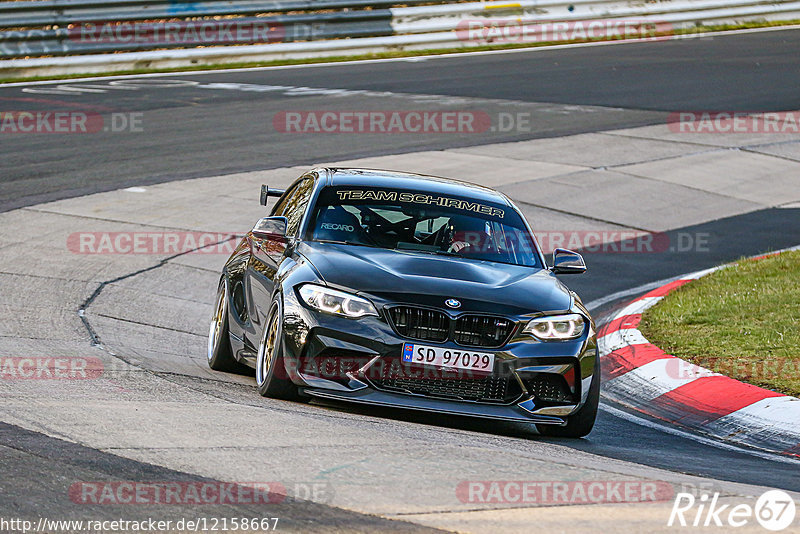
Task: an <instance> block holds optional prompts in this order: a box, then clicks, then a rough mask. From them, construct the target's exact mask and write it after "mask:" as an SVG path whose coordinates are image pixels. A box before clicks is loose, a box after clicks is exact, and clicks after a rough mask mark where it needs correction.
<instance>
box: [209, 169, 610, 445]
mask: <svg viewBox="0 0 800 534" xmlns="http://www.w3.org/2000/svg"><path fill="white" fill-rule="evenodd" d="M269 197H278V200H277V203H276V204H275V206H274V207H273V208H272V212H271V215H270V216H269V217H265V218H263V219H261V220H259V221H258V222H257V223H256V224H255V226H254V227H253V229H252V230H251V231H250V232H248V233H247V235H246V236H245V237H244V238H243V239H242V240H241V242H240V243H239V244H238V246H237V247H236V249H235V251H234V253H233V254H232V255H231V257H230V259H228V261H227V263H226V264H225V267H224V269H223V272H222V277H221V279H220V282H219V289H218V293H217V299H216V305H215V308H214V310H215V312H214V317H213V320H212V322H211V328H210V332H209V340H208V363H209V365H210V366H211V368H212V369H215V370H219V371H236V370H242V369H245V368H246V367H250V368H253V367H254V368H255V371H256V383H257V385H258V391H259V393H261V395H264V396H268V397H276V398H282V399H301V398H305V399H308V398H318V399H329V400H339V401H347V402H356V403H364V404H373V405H381V406H392V407H398V408H405V409H412V410H424V411H429V412H437V413H445V414H459V415H467V416H475V417H483V418H490V419H498V420H507V421H521V422H529V423H534V424H536V427H537V429H538V430H539V432H540V433H542V434H546V435H555V436H569V437H579V436H584V435H586V434H588V433H589V432H590V431H591V429H592V426H593V425H594V421H595V417H596V415H597V405H598V400H599V393H600V372H599V360H598V357H597V341H596V335H595V330H594V324H593V322H592V318H591V317H590V316H589V313H588V311H587V310H586V308H585V307H584V306H583V304H582V303H581V300H580V299H579V298H578V296H577V295H576V294H575V293H573V292H571V291H570V290H569V289H568V288H567V287H566V286H565V285H564V284H562V283H561V282H560V281H559V280H558V278H556V275H561V274H573V273H582V272H584V271H585V270H586V267H585V264H584V262H583V258H581V256H580V255H579V254H576V253H574V252H570V251H568V250H563V249H557V250H556V251H555V252H554V253H553V265H552V266H548V265H547V263H546V262H545V258H544V256H543V254H542V252H541V250H540V249H539V246H538V244H537V242H536V240H535V237H534V235H533V232H532V231H531V229H530V227H529V226H528V224H527V222H526V221H525V219H524V217H523V216H522V214H521V213H520V212H519V210H518V209H517V208H516V207H515V206H514V204H513V203H512V202H511V201H510V200H509V199H508V198H507V197H506V196H505V195H503V194H501V193H498V192H496V191H494V190H491V189H487V188H485V187H480V186H477V185H472V184H468V183H464V182H459V181H455V180H448V179H444V178H436V177H432V176H422V175H415V174H406V173H398V172H390V171H377V170H363V169H314V170H312V171H310V172H308V173H306V174H304V175H303V176H301V177H300V178H299V179H298V180H297V181H296V182H295V183H294V184H292V186H291V187H289V188H288V189H287V190H286V191H279V190H274V189H270V188H268V187H266V186H263V187H262V191H261V203H262V204H263V205H266V204H267V200H268V198H269Z"/></svg>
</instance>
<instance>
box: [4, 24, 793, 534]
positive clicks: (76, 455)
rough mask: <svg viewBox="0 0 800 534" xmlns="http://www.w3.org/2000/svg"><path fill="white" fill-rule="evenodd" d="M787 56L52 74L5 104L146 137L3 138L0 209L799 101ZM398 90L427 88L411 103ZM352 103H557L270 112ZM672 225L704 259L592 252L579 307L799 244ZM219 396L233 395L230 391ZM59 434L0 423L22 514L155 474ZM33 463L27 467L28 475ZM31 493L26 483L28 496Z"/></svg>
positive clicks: (762, 49)
mask: <svg viewBox="0 0 800 534" xmlns="http://www.w3.org/2000/svg"><path fill="white" fill-rule="evenodd" d="M799 49H800V31H797V30H793V31H775V32H765V33H752V34H743V35H736V36H722V37H714V38H707V39H693V40H678V41H671V42H659V43H646V44H626V45H617V46H597V47H588V48H574V49H560V50H553V51H531V52H522V53H513V54H493V55H473V56H459V57H452V58H447V57H442V58H436V59H427V60H418V61H393V62H383V63H381V62H371V63H364V64H347V65H336V66H326V67H312V68H296V69H274V70H259V71H246V72H230V73H208V74H201V73H196V74H190V75H183V76H159V79H166V78H169V79H172V80H190V81H192V82H197V83H196V84H194V85H181V86H177V87H169V88H165V87H145V86H144V84H142V86H140V87H138V88H136V89H109V90H98V92H72V91H66V92H65V91H63V90H58V89H55V90H53V88H54V87H55V86H56V85H58V84H53V85H35V86H34V85H32V86H27V87H20V86H14V87H5V88H0V107H1V108H2V109H23V108H24V109H30V110H37V109H38V110H57V109H58V110H64V109H66V110H97V111H99V112H104V113H105V112H108V111H109V110H111V111H115V112H142V113H143V119H144V121H146V124H147V134H146V135H141V134H136V133H130V134H119V135H103V134H96V135H85V136H81V135H73V136H48V135H36V136H25V135H19V136H3V138H2V143H1V144H0V176H2V179H1V180H2V182H0V210H2V211H6V210H9V209H13V208H17V207H21V206H26V205H32V204H35V203H39V202H42V201H46V200H54V199H60V198H67V197H72V196H77V195H83V194H88V193H93V192H98V191H105V190H111V189H116V188H119V187H127V186H131V185H143V184H148V183H155V182H163V181H170V180H176V179H183V178H189V177H197V176H212V175H219V174H225V173H233V172H238V171H245V170H254V169H268V168H277V167H285V166H291V165H303V164H311V163H314V162H318V161H326V160H334V159H345V158H351V157H358V156H368V155H379V154H394V153H402V152H410V151H417V150H421V149H426V150H427V149H435V148H449V147H454V146H467V145H476V144H486V143H495V142H500V141H510V140H521V139H531V138H536V137H550V136H557V135H568V134H574V133H581V132H592V131H598V130H605V129H610V128H615V127H619V128H622V127H632V126H641V125H647V124H654V123H657V122H663V120H664V119H665V117H666V115H667V113H668V112H670V111H675V110H702V109H713V110H728V109H731V110H748V111H777V110H787V109H798V108H800V92H798V90H797V88H798V87H800V68H798V67H800V55H798V54H797V50H799ZM106 83H107V82H103V81H95V82H91V83H89V82H64V83H63V84H61V85H69V86H71V87H78V86H81V85H93V86H102V85H104V84H106ZM211 84H240V85H239V88H230V87H228V88H220V86H218V85H217V86H214V87H211V88H207V87H200V85H211ZM241 84H254V85H258V86H267V85H269V86H278V85H279V86H286V87H295V88H297V87H308V88H328V89H347V90H358V91H363V90H367V91H381V92H386V93H387V94H384V95H380V96H376V95H367V96H365V95H359V94H349V95H348V94H344V95H342V96H339V97H331V96H330V95H325V94H316V95H315V94H313V92H312V94H306V95H300V94H297V93H295V94H291V91H289V93H290V94H287V91H278V90H270V91H253V90H242V89H241ZM23 89H33V90H34V91H23ZM48 91H49V92H48ZM409 95H418V96H419V95H438V97H435V98H429V99H427V100H419V99H415V98H414V97H413V96H409ZM451 98H463V99H466V100H450V99H451ZM526 104H529V105H528V106H526ZM357 105H363V106H366V107H367V108H370V106H371V107H372V108H374V109H420V108H424V107H425V106H429V105H434V106H441V105H449V106H451V107H452V109H463V108H464V106H467V107H468V108H469V109H476V108H477V109H485V110H488V111H490V112H500V111H503V110H509V109H510V110H513V111H518V110H525V109H535V110H551V112H552V113H551V118H549V119H544V120H541V121H538V122H536V123H535V124H534V126H533V128H532V129H531V130H530V131H525V132H519V131H514V132H507V133H501V132H486V133H484V134H480V135H476V134H464V135H453V136H451V137H447V136H431V137H426V136H424V135H422V136H420V135H408V136H405V135H397V136H385V135H384V136H381V135H370V134H362V135H359V136H320V137H318V138H315V139H314V140H313V143H309V140H308V137H307V136H292V135H288V134H282V133H279V132H275V131H274V129H273V128H272V125H271V122H270V121H271V117H272V116H273V115H274V114H275V113H277V112H279V111H285V110H292V109H295V110H297V109H332V110H340V111H341V110H352V109H354V108H355V106H357ZM544 115H545V116H546V115H547V113H544ZM779 229H780V230H779ZM681 231H684V232H685V231H692V232H697V231H703V232H707V233H708V234H709V235H710V236H711V247H710V252H709V253H707V254H689V253H687V254H673V255H669V256H664V255H657V256H647V255H631V256H624V255H618V254H617V255H604V254H594V255H591V256H589V262H590V266H591V269H590V272H589V274H587V275H586V276H585V277H581V278H575V279H574V280H570V286H571V287H572V288H574V289H576V290H577V291H578V292H579V293H581V295H582V296H583V298H584V300H585V301H591V300H593V299H598V298H601V297H604V296H606V295H609V294H612V293H615V292H617V291H623V290H626V289H629V288H633V287H637V286H640V285H642V284H646V283H649V282H653V281H656V280H661V279H665V278H669V277H671V276H677V275H679V274H682V273H685V272H689V271H693V270H698V269H702V268H705V267H710V266H713V265H716V264H719V263H722V262H726V261H731V260H733V259H736V258H738V257H740V256H743V255H751V254H757V253H760V252H764V251H768V250H773V249H778V248H782V247H786V246H791V245H796V244H797V243H800V209H782V210H763V211H759V212H753V213H749V214H746V215H741V216H737V217H731V218H728V219H721V220H717V221H713V222H710V223H706V224H703V225H700V226H698V227H691V228H682V229H679V230H675V231H673V232H681ZM605 309H608V306H606V307H605ZM220 387H223V386H220ZM231 387H232V388H233V386H231ZM251 393H252V395H255V392H251ZM230 394H231V395H236V394H238V393H236V392H234V391H233V390H232V391H231V393H230ZM342 409H346V410H349V411H354V412H359V411H362V409H360V408H342ZM363 411H364V412H365V413H370V414H373V415H375V414H376V413H377V414H378V415H380V416H382V417H386V418H387V419H390V420H391V419H394V418H397V419H400V420H403V419H413V420H415V421H418V422H421V423H424V424H430V425H437V426H445V427H450V428H454V429H462V430H471V431H478V432H484V427H483V425H481V424H480V423H476V422H474V421H471V420H462V419H459V418H443V417H438V416H435V415H423V416H420V415H416V414H404V413H396V412H391V411H382V410H378V411H376V410H366V409H364V410H363ZM496 433H497V434H498V436H499V437H500V438H501V439H502V438H504V437H508V438H514V437H521V436H522V434H524V433H522V432H521V431H520V430H519V428H517V427H514V426H513V425H509V426H507V427H505V426H501V427H500V428H499V429H498V430H497V431H496ZM539 439H540V440H541V441H546V440H544V439H542V438H539ZM54 440H55V438H50V437H47V436H45V435H43V434H38V433H36V432H30V431H24V430H22V429H19V428H16V427H13V426H10V425H4V426H2V427H0V453H1V454H0V456H2V461H1V462H0V475H1V476H2V480H3V481H9V482H11V483H10V484H3V486H4V487H3V488H2V489H0V494H4V495H3V499H6V498H8V499H11V500H7V501H6V502H12V501H13V502H16V503H17V505H18V506H19V507H21V508H22V507H25V506H26V504H25V502H23V501H24V500H23V499H19V498H17V499H14V498H13V497H12V495H13V494H16V495H20V494H23V493H20V491H21V489H20V488H24V487H28V490H29V492H30V493H28V495H31V494H33V495H36V497H34V498H31V499H30V502H31V503H34V504H35V503H36V502H47V499H48V498H49V494H48V491H47V490H45V489H42V488H45V487H51V488H53V487H57V486H58V483H59V482H58V481H59V480H62V479H63V478H64V477H66V476H67V475H68V474H69V473H71V472H73V471H74V470H75V469H77V468H79V467H80V468H85V469H89V470H94V472H95V473H107V474H108V475H111V474H113V473H116V474H118V471H119V470H120V469H122V470H123V472H126V473H128V478H129V479H131V480H136V479H137V477H140V478H142V477H143V479H145V480H146V479H147V477H148V476H151V478H152V476H153V475H152V473H151V470H152V469H156V468H154V467H153V466H149V465H147V464H139V463H137V462H133V461H131V460H124V459H121V458H119V457H116V456H113V455H110V454H107V453H103V452H99V451H94V450H92V449H89V448H86V447H79V446H77V445H76V446H75V447H74V450H71V455H70V454H62V455H61V456H62V457H64V458H66V457H70V458H71V460H69V461H59V460H57V459H55V458H54V457H53V451H55V450H58V451H62V452H63V450H64V448H63V447H64V446H65V445H64V443H63V442H59V443H56V442H55V441H54ZM554 441H556V442H558V443H559V444H560V445H562V446H566V447H573V448H575V449H580V450H584V451H589V452H592V453H594V454H597V455H600V456H606V457H609V458H616V459H620V460H625V461H629V462H634V463H639V464H643V465H649V466H654V467H661V468H664V469H668V470H672V471H676V472H681V473H691V474H696V475H700V476H704V477H711V478H717V479H721V480H729V481H735V482H742V483H750V484H769V485H770V486H774V487H778V488H784V489H789V490H793V491H799V490H800V476H798V470H797V468H796V466H795V465H792V466H788V465H787V464H784V463H780V462H777V461H772V460H769V459H764V458H761V457H757V456H753V455H751V454H748V453H747V452H746V451H735V450H727V449H722V448H717V447H713V446H709V445H707V444H703V443H700V442H697V441H694V440H691V439H687V438H685V437H682V436H678V435H673V434H669V433H665V432H663V431H661V430H658V429H655V428H650V427H646V426H641V425H638V424H636V423H633V422H631V421H629V420H628V419H627V418H620V417H617V416H615V415H612V414H611V413H609V412H608V411H601V413H600V415H599V419H598V423H597V426H596V428H595V430H594V432H593V433H592V434H591V436H590V437H589V438H588V439H584V440H576V441H566V440H554ZM77 464H79V465H77ZM34 465H35V468H34V467H32V466H34ZM158 469H160V468H158ZM30 473H35V475H34V476H28V475H29V474H30ZM160 476H162V477H163V476H164V475H160ZM185 476H186V477H190V475H185ZM36 477H39V478H38V481H39V482H36V480H37V479H36ZM123 478H124V477H123ZM189 479H191V478H189ZM51 483H52V485H51ZM34 486H36V487H37V488H39V489H36V490H34V489H33V487H34ZM59 491H60V490H59ZM59 495H63V493H59ZM54 506H58V504H57V503H56V504H54ZM302 506H306V507H308V510H307V511H305V512H302V513H301V512H299V510H300V509H299V508H297V509H296V510H294V511H293V512H292V515H294V516H295V517H297V518H299V519H298V521H299V523H298V524H297V526H298V527H299V526H302V520H303V517H306V516H308V517H309V518H313V517H317V518H319V517H323V523H324V525H326V526H329V527H331V528H336V526H337V525H347V526H348V527H354V525H360V526H361V528H363V529H364V530H369V529H373V528H387V522H386V521H384V520H381V519H378V518H373V517H371V516H358V517H356V516H357V514H352V513H350V512H345V511H341V510H338V509H335V508H329V507H325V506H324V505H315V504H302ZM304 514H305V515H304ZM320 514H322V515H321V516H320ZM317 525H318V524H317ZM392 526H393V527H395V528H396V529H398V530H404V529H406V528H416V526H410V525H407V524H404V523H401V522H392ZM354 528H355V527H354ZM420 528H421V527H420Z"/></svg>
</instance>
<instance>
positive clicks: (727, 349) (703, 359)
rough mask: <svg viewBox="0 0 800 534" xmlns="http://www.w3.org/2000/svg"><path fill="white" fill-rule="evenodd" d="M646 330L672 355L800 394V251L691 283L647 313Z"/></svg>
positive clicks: (737, 266)
mask: <svg viewBox="0 0 800 534" xmlns="http://www.w3.org/2000/svg"><path fill="white" fill-rule="evenodd" d="M640 330H641V331H642V333H643V334H644V336H645V337H646V338H647V339H648V340H649V341H650V342H651V343H654V344H655V345H656V346H658V347H660V348H661V349H663V350H664V351H665V352H667V353H669V354H673V355H675V356H678V357H679V358H683V359H684V360H688V361H690V362H692V363H695V364H697V365H701V366H703V367H706V368H708V369H711V370H713V371H717V372H719V373H722V374H725V375H727V376H730V377H732V378H736V379H738V380H742V381H744V382H749V383H751V384H755V385H757V386H761V387H764V388H767V389H772V390H775V391H779V392H781V393H785V394H787V395H793V396H796V397H797V396H800V251H793V252H785V253H783V254H780V255H778V256H772V257H768V258H764V259H760V260H755V261H754V260H747V259H743V260H740V261H739V262H738V263H736V264H734V265H732V266H730V267H728V268H725V269H721V270H719V271H717V272H715V273H712V274H710V275H707V276H705V277H703V278H700V279H699V280H696V281H694V282H689V283H688V284H686V285H684V286H681V287H680V288H678V289H677V290H675V291H673V292H672V293H670V294H669V295H667V296H666V297H665V298H664V299H663V300H661V302H659V303H658V304H657V305H656V306H654V307H652V308H650V309H649V310H647V311H646V312H645V314H644V317H643V318H642V323H641V326H640Z"/></svg>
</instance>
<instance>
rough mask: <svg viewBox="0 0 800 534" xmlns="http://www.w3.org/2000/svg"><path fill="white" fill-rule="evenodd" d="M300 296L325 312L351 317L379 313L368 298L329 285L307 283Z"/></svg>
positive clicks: (316, 308) (301, 288)
mask: <svg viewBox="0 0 800 534" xmlns="http://www.w3.org/2000/svg"><path fill="white" fill-rule="evenodd" d="M300 296H301V297H302V298H303V300H304V301H305V303H306V304H308V305H309V306H311V307H312V308H314V309H315V310H319V311H321V312H325V313H332V314H334V315H341V316H344V317H351V318H358V317H364V316H365V315H378V312H377V311H376V310H375V306H373V305H372V303H371V302H370V301H368V300H367V299H363V298H361V297H357V296H355V295H351V294H350V293H345V292H344V291H337V290H335V289H331V288H329V287H323V286H318V285H314V284H306V285H304V286H302V287H300Z"/></svg>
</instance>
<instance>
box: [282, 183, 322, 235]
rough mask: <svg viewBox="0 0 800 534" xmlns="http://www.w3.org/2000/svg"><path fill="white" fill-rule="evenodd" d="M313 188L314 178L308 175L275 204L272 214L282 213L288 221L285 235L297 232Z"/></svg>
mask: <svg viewBox="0 0 800 534" xmlns="http://www.w3.org/2000/svg"><path fill="white" fill-rule="evenodd" d="M313 190H314V178H313V177H311V176H309V177H308V178H305V179H303V180H302V181H300V182H298V183H297V185H295V186H294V187H293V188H292V189H291V191H289V192H288V193H287V194H286V195H284V197H283V198H282V199H281V201H280V202H279V203H278V205H277V206H275V209H274V210H273V213H272V214H273V215H282V216H284V217H286V219H287V220H288V221H289V225H288V228H287V231H286V233H287V235H290V236H292V235H296V234H297V230H298V228H300V222H301V221H302V220H303V214H304V213H305V211H306V208H307V207H308V201H309V200H310V199H311V192H312V191H313Z"/></svg>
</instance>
